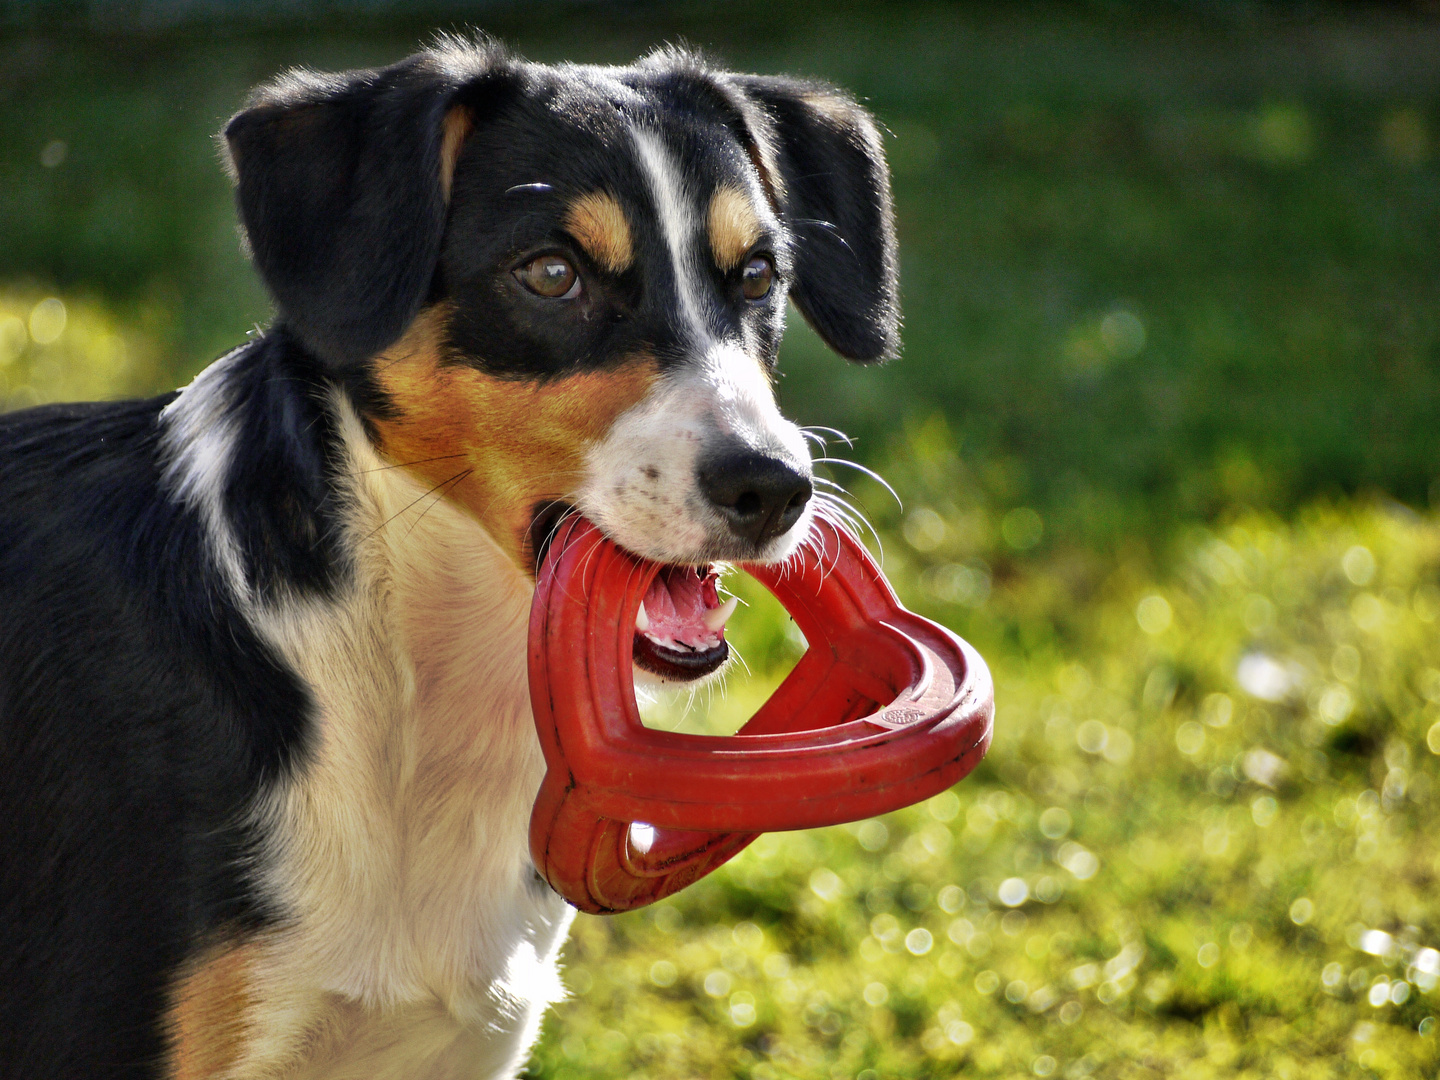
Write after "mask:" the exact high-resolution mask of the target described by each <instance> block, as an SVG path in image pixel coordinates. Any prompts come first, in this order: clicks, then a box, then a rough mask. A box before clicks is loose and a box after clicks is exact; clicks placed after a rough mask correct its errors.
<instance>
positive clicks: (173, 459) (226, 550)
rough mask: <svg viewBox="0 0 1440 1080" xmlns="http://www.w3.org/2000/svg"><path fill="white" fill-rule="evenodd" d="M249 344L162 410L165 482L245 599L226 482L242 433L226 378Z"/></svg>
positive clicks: (198, 378) (226, 357)
mask: <svg viewBox="0 0 1440 1080" xmlns="http://www.w3.org/2000/svg"><path fill="white" fill-rule="evenodd" d="M248 348H250V346H249V345H241V346H240V347H239V348H238V349H232V350H231V351H230V352H228V353H226V354H225V355H224V356H222V357H221V358H220V359H219V360H216V361H215V362H214V363H213V364H211V365H210V366H209V367H207V368H206V369H205V370H204V371H202V372H200V374H199V375H197V376H195V378H194V379H193V380H192V381H191V383H190V385H189V386H187V387H185V388H184V389H183V390H181V391H180V394H179V396H178V397H176V398H175V400H174V401H172V402H171V403H170V404H169V405H167V406H165V408H164V410H163V411H162V412H161V413H160V427H161V436H160V439H161V453H162V456H163V460H164V462H165V472H164V474H163V477H162V482H163V483H164V484H165V486H166V488H167V489H168V490H169V492H170V493H171V494H172V495H173V496H174V497H175V498H177V499H179V500H180V501H181V502H183V503H184V504H185V505H186V506H188V507H190V508H191V509H192V510H194V511H195V513H197V514H198V515H199V516H200V520H201V521H202V522H203V523H204V526H205V531H206V534H207V538H208V540H209V542H210V551H211V556H212V558H214V560H215V565H216V569H218V570H219V572H220V575H221V577H222V578H223V579H224V581H225V583H226V584H227V585H229V586H230V589H231V591H232V592H233V593H234V594H235V596H237V597H239V598H241V599H242V600H243V599H244V598H246V597H247V596H248V594H249V589H248V586H247V584H246V580H245V571H244V563H243V561H242V560H241V558H240V546H239V544H238V543H237V542H236V540H235V533H234V530H233V529H231V527H230V522H229V521H228V520H227V519H226V517H225V509H224V491H225V480H226V477H227V476H228V475H229V472H230V462H231V460H232V458H233V457H234V455H235V439H236V436H237V435H238V433H239V431H238V423H237V421H236V420H235V417H234V416H233V415H232V413H231V411H230V394H229V389H228V387H227V385H226V378H227V377H228V375H229V372H230V369H231V368H232V367H234V365H235V364H237V363H238V362H239V358H240V355H241V354H242V353H243V352H244V351H245V350H246V349H248Z"/></svg>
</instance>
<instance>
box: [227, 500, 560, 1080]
mask: <svg viewBox="0 0 1440 1080" xmlns="http://www.w3.org/2000/svg"><path fill="white" fill-rule="evenodd" d="M378 494H379V501H380V505H379V508H378V512H379V513H380V514H381V515H388V513H389V512H391V511H390V508H389V505H388V504H389V503H390V502H392V501H393V502H397V503H399V504H400V506H401V507H403V506H404V504H405V501H406V500H407V498H413V496H409V495H408V492H407V490H406V489H404V488H399V489H398V490H397V489H396V488H395V485H393V484H392V485H387V487H386V488H384V489H381V490H380V491H379V493H378ZM382 520H383V517H382ZM397 523H398V524H399V526H400V528H398V529H397V530H396V536H395V537H394V538H393V539H392V538H389V537H384V538H383V539H384V541H385V542H384V543H380V544H373V545H370V546H369V547H366V548H362V550H361V551H360V555H359V560H360V564H359V569H358V574H357V578H358V582H359V585H358V587H357V588H355V589H353V590H351V591H350V592H349V593H348V594H347V596H346V597H344V598H343V599H341V600H340V601H339V602H338V603H327V604H325V605H314V606H312V607H310V608H299V607H297V608H294V609H291V610H288V611H284V612H281V613H279V614H278V615H277V616H276V617H275V618H274V619H273V620H272V622H271V625H270V626H269V627H268V628H267V629H268V632H269V636H270V637H271V640H272V641H274V642H276V644H277V647H278V648H279V649H280V651H281V653H282V654H283V655H284V656H285V658H286V660H287V661H288V662H289V663H291V664H292V665H293V666H294V667H295V668H296V670H297V671H298V672H299V674H300V675H301V677H302V679H303V680H304V681H305V683H306V684H307V686H308V688H309V689H310V692H311V694H312V696H313V698H314V702H315V713H316V720H317V724H316V728H315V732H316V736H317V741H316V744H315V746H314V747H313V752H312V754H311V755H310V759H309V760H308V761H307V762H306V764H305V766H304V767H303V768H302V769H301V770H300V771H299V772H298V774H297V775H296V776H295V777H294V778H292V779H291V780H289V781H287V782H286V783H285V784H284V785H283V786H282V787H281V788H280V789H279V790H278V791H276V792H275V793H274V795H273V797H272V798H271V800H270V802H269V805H268V806H267V807H266V808H265V817H266V820H267V825H268V829H267V831H268V834H269V839H270V843H269V849H268V851H267V853H266V860H265V867H264V880H265V885H266V887H267V888H268V889H269V890H270V891H271V892H272V895H273V896H274V898H275V899H276V900H277V901H278V902H279V905H280V906H281V908H282V910H284V911H286V912H287V913H289V915H290V918H289V919H288V920H287V921H288V922H289V925H288V926H287V927H286V929H285V930H284V931H282V932H281V934H280V936H279V937H278V938H277V939H276V942H275V943H274V945H273V947H269V948H267V949H266V950H265V956H264V958H263V960H262V961H261V962H260V963H259V964H258V965H257V968H256V978H255V980H254V986H255V991H256V993H255V995H254V996H255V1005H254V1007H253V1009H252V1021H253V1022H252V1025H251V1030H252V1031H254V1032H256V1033H257V1035H258V1036H259V1038H260V1040H261V1041H262V1042H265V1041H269V1042H271V1043H273V1045H272V1046H271V1047H270V1048H268V1049H263V1048H261V1047H258V1046H257V1050H262V1049H263V1052H260V1053H258V1054H257V1055H256V1057H255V1059H254V1060H256V1061H257V1062H258V1061H259V1060H261V1059H264V1058H270V1059H274V1058H276V1057H281V1058H283V1057H287V1056H290V1055H293V1054H295V1053H297V1051H298V1053H299V1058H298V1061H297V1059H296V1058H294V1057H291V1060H292V1061H296V1064H295V1066H294V1069H295V1071H293V1072H290V1071H287V1072H285V1073H284V1075H287V1076H289V1075H294V1076H296V1077H307V1078H309V1077H314V1078H317V1080H318V1078H321V1077H325V1078H327V1080H328V1078H338V1077H349V1076H356V1077H359V1076H365V1077H387V1076H392V1075H393V1076H397V1077H398V1076H406V1077H419V1078H424V1077H432V1076H433V1077H452V1076H453V1077H469V1076H490V1075H500V1074H502V1073H503V1070H502V1066H504V1067H505V1068H509V1067H510V1066H509V1065H508V1064H507V1063H509V1062H510V1061H511V1059H512V1058H514V1057H515V1056H516V1055H517V1054H519V1053H521V1052H523V1049H524V1047H525V1046H527V1045H528V1042H529V1041H530V1039H531V1038H532V1037H533V1034H534V1027H535V1025H536V1024H537V1023H538V1018H539V1015H540V1013H541V1011H542V1010H543V1009H544V1008H545V1007H546V1006H547V1005H548V1004H549V1003H551V1002H552V1001H554V1000H556V999H557V998H558V997H559V996H560V993H561V990H560V986H559V983H558V978H557V976H556V972H555V952H556V950H557V949H558V947H559V944H560V942H561V940H562V939H563V937H564V933H565V928H566V926H567V925H568V921H569V911H568V909H567V908H566V907H565V905H564V904H563V903H562V902H561V901H560V900H559V898H558V897H556V896H554V894H553V893H551V892H549V890H548V889H546V888H545V887H544V886H543V885H541V884H539V883H538V882H537V881H536V879H535V878H534V874H533V869H532V866H531V863H530V859H529V852H528V842H527V834H528V822H529V814H530V808H531V806H532V804H533V801H534V797H535V791H536V788H537V787H538V784H539V781H540V778H541V776H542V775H543V769H544V762H543V758H542V757H541V755H540V751H539V746H538V743H537V741H536V738H535V733H534V727H533V719H532V717H531V714H530V708H529V694H528V685H527V681H526V670H525V632H526V625H527V618H528V608H529V599H530V590H529V587H528V584H527V583H525V582H524V581H523V579H520V578H519V577H518V575H516V574H515V572H514V570H513V568H512V567H510V565H509V564H508V562H507V561H506V560H505V558H504V556H503V555H502V554H501V553H500V552H499V551H498V549H496V548H495V546H494V544H493V543H491V542H490V541H489V540H488V538H487V537H486V536H485V534H484V533H483V531H481V530H480V529H479V527H478V526H477V525H475V524H474V523H473V521H471V520H470V519H469V518H468V517H466V516H465V515H464V514H463V513H461V512H459V511H456V510H454V509H452V508H450V507H447V506H438V507H435V508H433V509H432V510H431V511H430V513H428V514H427V515H426V516H425V518H424V519H423V520H422V521H421V522H419V523H417V524H416V525H415V526H414V527H410V528H409V531H408V532H405V531H404V530H405V528H406V526H407V525H408V524H409V523H407V522H405V521H404V519H403V517H402V518H400V519H397ZM267 1029H271V1030H274V1031H275V1032H277V1033H279V1032H285V1033H286V1034H285V1035H284V1036H283V1038H276V1039H271V1038H270V1037H268V1036H266V1035H264V1034H263V1032H264V1031H265V1030H267ZM282 1044H284V1045H282ZM302 1046H303V1048H304V1049H301V1047H302ZM299 1062H303V1064H300V1063H299ZM247 1075H248V1074H247Z"/></svg>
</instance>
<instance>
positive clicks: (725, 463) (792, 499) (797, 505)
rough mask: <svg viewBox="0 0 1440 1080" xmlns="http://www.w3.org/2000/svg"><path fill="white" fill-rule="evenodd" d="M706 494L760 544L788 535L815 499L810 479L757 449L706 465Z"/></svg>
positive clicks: (728, 454)
mask: <svg viewBox="0 0 1440 1080" xmlns="http://www.w3.org/2000/svg"><path fill="white" fill-rule="evenodd" d="M697 479H698V480H699V483H700V490H701V491H703V492H704V493H705V495H706V496H707V497H708V498H709V499H710V501H711V503H713V504H714V506H715V508H716V509H717V510H719V511H720V514H721V516H722V517H724V518H725V520H726V521H728V522H729V523H730V528H731V529H733V530H734V531H735V532H736V533H738V534H739V535H741V536H743V537H745V539H747V540H749V541H751V542H753V543H754V544H756V545H757V546H758V545H760V544H764V543H766V542H767V541H769V540H773V539H775V537H777V536H780V535H782V534H784V533H785V532H788V531H789V529H790V528H791V526H793V525H794V524H795V522H797V521H799V520H800V515H801V514H802V513H804V512H805V504H806V503H807V502H809V501H810V493H811V491H812V487H811V484H810V478H809V477H808V476H805V475H804V474H803V473H801V472H799V471H798V470H797V469H795V468H794V467H793V466H791V465H789V464H788V463H786V462H784V461H782V460H780V459H779V458H775V457H770V456H769V455H768V454H761V453H757V452H755V451H754V450H741V451H729V452H726V453H724V454H719V455H716V456H714V457H711V458H709V459H707V460H705V461H704V462H702V463H701V465H700V468H699V471H698V473H697Z"/></svg>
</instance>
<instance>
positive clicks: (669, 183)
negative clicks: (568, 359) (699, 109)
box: [631, 127, 713, 341]
mask: <svg viewBox="0 0 1440 1080" xmlns="http://www.w3.org/2000/svg"><path fill="white" fill-rule="evenodd" d="M631 134H632V135H633V136H634V138H635V149H636V152H637V153H638V154H639V156H640V165H641V168H642V169H643V170H644V172H645V179H646V181H647V182H648V183H649V185H650V193H651V195H652V197H653V198H654V200H655V212H656V214H657V215H658V216H659V219H660V232H661V233H662V235H664V237H665V246H666V247H668V248H669V249H670V261H671V264H672V265H673V266H674V268H675V289H676V291H677V292H678V293H679V294H680V310H681V311H682V312H683V313H684V315H685V320H686V322H687V323H688V324H689V325H690V326H691V327H693V328H694V330H695V332H696V333H697V334H698V335H699V336H700V339H701V340H702V341H709V340H711V338H712V337H713V335H712V334H711V333H710V327H709V325H708V323H707V322H706V320H705V317H704V315H703V314H702V313H701V307H700V288H701V285H700V275H699V273H698V272H697V270H696V266H695V248H696V243H697V237H698V236H699V233H700V214H699V212H698V208H697V206H696V204H695V199H694V197H693V193H692V192H690V191H689V190H688V189H687V187H686V184H685V178H684V175H683V174H682V173H681V172H680V170H679V168H678V167H677V166H676V163H675V157H674V155H673V154H671V153H670V151H669V149H668V148H667V147H666V146H665V144H664V142H662V141H661V139H660V137H659V136H658V135H657V134H655V132H653V131H647V130H646V129H645V128H640V127H637V128H632V129H631Z"/></svg>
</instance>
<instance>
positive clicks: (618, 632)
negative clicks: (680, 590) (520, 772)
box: [530, 518, 994, 913]
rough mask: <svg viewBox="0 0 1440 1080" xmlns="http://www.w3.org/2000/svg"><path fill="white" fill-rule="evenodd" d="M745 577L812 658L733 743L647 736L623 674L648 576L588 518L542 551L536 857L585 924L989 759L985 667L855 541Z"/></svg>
mask: <svg viewBox="0 0 1440 1080" xmlns="http://www.w3.org/2000/svg"><path fill="white" fill-rule="evenodd" d="M745 569H746V571H747V572H748V573H750V574H751V575H752V576H753V577H755V578H756V579H757V580H759V581H760V582H761V583H762V584H763V585H765V587H766V588H768V589H769V590H770V591H771V592H772V593H774V594H775V596H776V597H777V598H778V599H779V601H780V602H781V603H782V604H783V605H784V606H785V609H786V610H787V611H788V612H789V613H790V615H791V617H792V618H794V619H795V621H796V623H797V624H799V627H800V630H801V632H802V633H804V635H805V639H806V641H807V642H808V643H809V649H808V650H807V651H806V653H805V655H804V656H803V657H802V658H801V659H800V662H799V663H798V664H797V665H796V667H795V670H794V671H792V672H791V673H790V675H789V677H787V678H786V679H785V681H784V682H783V683H782V684H781V686H780V688H779V689H778V690H776V692H775V694H774V695H773V696H772V697H771V698H770V700H769V701H767V702H766V703H765V705H764V706H762V707H761V709H760V711H759V712H757V713H756V714H755V715H754V716H753V717H752V718H751V719H750V721H749V722H748V723H746V724H745V726H744V727H742V728H741V729H740V730H739V731H738V732H737V733H736V734H734V735H731V736H725V737H712V736H704V735H688V734H679V733H675V732H666V731H653V730H650V729H649V728H646V727H645V726H644V725H643V724H642V723H641V722H640V714H639V710H638V708H637V706H636V702H635V688H634V681H633V669H632V656H633V654H634V650H635V633H636V629H635V628H636V614H637V612H638V611H639V610H640V605H641V601H642V598H643V597H644V596H645V594H646V591H647V590H648V589H649V588H650V587H651V583H652V581H653V580H654V579H655V577H656V575H657V574H658V573H659V572H660V571H661V567H660V566H659V565H658V564H656V563H652V562H647V561H646V560H643V559H640V558H637V557H636V556H634V555H631V554H630V553H629V552H627V551H625V550H623V549H621V548H619V547H617V546H616V545H615V544H614V543H612V542H611V541H609V540H607V539H606V538H605V537H604V536H603V535H602V534H601V533H600V532H599V530H598V529H596V528H595V526H594V525H592V524H591V523H590V522H588V521H586V520H584V519H583V518H572V519H570V520H569V521H567V522H566V523H565V524H564V525H562V526H561V528H560V530H559V531H558V532H557V534H556V536H555V538H554V540H553V542H552V543H551V545H550V549H549V552H548V554H547V556H546V558H545V561H544V564H543V566H542V567H541V570H540V575H539V581H538V583H537V587H536V591H535V599H534V603H533V605H532V607H531V611H530V697H531V703H532V706H533V708H534V712H535V724H536V728H537V730H538V732H539V735H540V742H541V745H542V746H543V748H544V752H545V760H546V764H547V766H548V770H547V772H546V776H545V780H544V783H543V784H542V785H541V788H540V794H539V796H538V797H537V798H536V800H535V809H534V812H533V813H532V815H531V818H530V851H531V855H532V857H533V858H534V860H535V865H536V867H537V868H538V869H539V870H540V872H541V874H543V875H544V876H545V879H546V880H547V881H549V882H550V884H551V886H552V887H554V889H555V890H556V891H557V892H559V893H560V894H561V895H562V896H564V897H565V898H566V899H567V900H569V901H570V902H571V903H572V904H574V905H575V906H576V907H578V908H580V909H581V910H582V911H589V912H595V913H600V912H614V911H627V910H629V909H631V908H637V907H642V906H644V905H645V904H649V903H652V902H654V901H656V900H660V899H663V898H664V897H666V896H669V895H670V894H671V893H673V892H676V891H677V890H679V889H682V888H684V887H685V886H686V885H689V884H690V883H691V882H693V881H696V880H698V879H699V878H701V877H704V876H705V875H706V874H708V873H709V872H710V871H711V870H714V869H715V868H716V867H717V866H719V865H720V864H721V863H723V862H725V861H726V860H727V859H729V858H731V857H732V856H734V855H735V854H736V853H737V852H738V851H740V850H741V849H742V848H744V847H745V846H746V845H747V844H749V843H750V842H751V841H752V840H754V839H755V837H756V835H758V834H759V833H762V832H772V831H779V830H786V829H806V828H813V827H816V826H821V825H835V824H839V823H841V822H846V821H856V820H859V819H861V818H867V817H872V816H874V815H876V814H881V813H885V812H887V811H890V810H896V809H899V808H900V807H902V806H908V805H910V804H911V803H915V802H918V801H920V800H921V799H925V798H928V797H930V796H931V795H935V794H937V793H938V792H940V791H943V790H945V789H946V788H947V787H949V786H950V785H951V784H953V783H955V781H957V780H959V779H960V778H961V777H963V776H965V775H966V774H967V773H968V772H969V771H970V770H971V769H973V768H974V767H975V765H976V764H977V763H978V762H979V761H980V759H981V757H983V756H984V754H985V750H986V748H987V747H988V746H989V744H990V727H991V720H992V717H993V715H994V694H993V689H992V686H991V681H990V673H989V671H988V669H987V668H986V667H985V662H984V661H983V660H982V659H981V658H980V656H979V654H978V653H976V652H975V650H974V649H972V648H971V647H970V646H969V645H967V644H966V643H965V642H964V641H962V640H960V638H958V637H956V636H955V635H954V634H952V633H950V632H949V631H948V630H946V629H945V628H944V627H942V626H939V625H937V624H935V623H933V622H931V621H930V620H928V619H924V618H922V617H920V616H919V615H915V614H914V613H912V612H909V611H906V610H905V609H904V608H903V607H901V606H900V602H899V600H897V599H896V597H895V594H894V592H893V591H892V590H891V589H890V586H889V584H888V583H887V582H886V581H885V578H884V576H883V575H882V574H881V573H880V570H879V568H878V567H877V566H876V565H875V563H874V562H873V561H872V560H871V559H870V557H869V555H868V554H867V553H866V551H865V549H864V547H863V546H862V545H861V544H860V543H859V541H857V540H855V539H854V538H853V537H851V536H849V535H848V534H846V533H844V532H842V531H840V530H838V529H836V528H834V527H832V526H831V525H829V524H828V523H825V522H820V523H818V524H817V526H816V529H815V532H814V535H813V537H812V540H811V541H810V542H809V543H808V544H807V546H806V548H805V549H804V550H803V551H802V552H801V554H800V555H798V556H796V557H795V558H793V559H791V560H790V561H788V562H786V563H784V564H781V565H779V566H747V567H746V568H745Z"/></svg>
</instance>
